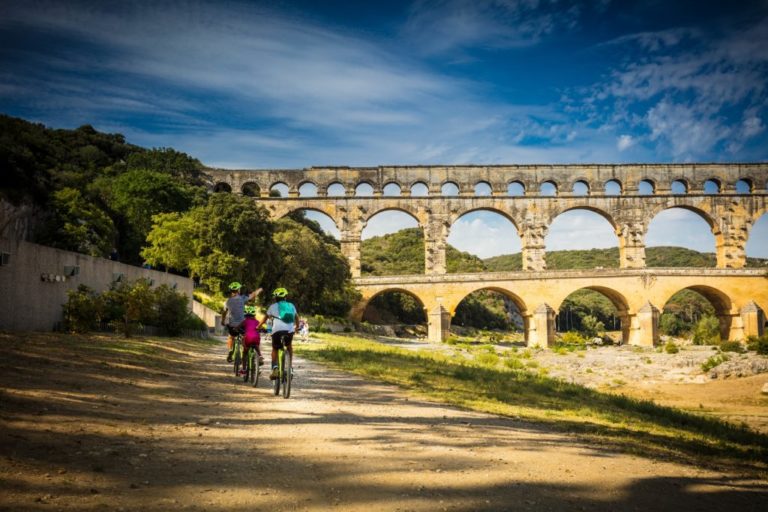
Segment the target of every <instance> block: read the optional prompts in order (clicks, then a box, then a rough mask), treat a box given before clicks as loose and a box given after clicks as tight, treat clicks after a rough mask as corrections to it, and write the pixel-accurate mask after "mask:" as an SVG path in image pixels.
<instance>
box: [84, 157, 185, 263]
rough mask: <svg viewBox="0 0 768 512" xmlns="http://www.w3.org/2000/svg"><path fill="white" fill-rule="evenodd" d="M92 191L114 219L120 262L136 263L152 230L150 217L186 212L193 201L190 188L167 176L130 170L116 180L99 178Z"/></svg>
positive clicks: (140, 170)
mask: <svg viewBox="0 0 768 512" xmlns="http://www.w3.org/2000/svg"><path fill="white" fill-rule="evenodd" d="M94 189H95V190H98V191H99V195H100V196H101V199H102V200H103V201H104V203H105V204H106V205H107V206H108V207H109V209H110V210H111V211H112V212H113V215H114V217H115V218H116V219H118V225H119V228H120V235H121V236H120V245H119V249H120V253H121V254H122V255H123V259H124V260H126V261H129V262H133V263H141V262H140V261H139V252H140V251H141V248H142V246H143V245H144V243H145V240H146V238H147V235H148V234H149V231H150V230H151V228H152V216H153V215H157V214H159V213H167V212H180V211H185V210H187V209H189V207H190V206H191V205H192V202H193V199H194V197H195V192H194V190H193V188H192V187H190V186H188V185H186V184H184V183H182V182H179V181H178V180H176V179H174V178H173V176H171V175H169V174H164V173H161V172H157V171H149V170H142V169H139V170H131V171H127V172H125V173H123V174H121V175H119V176H118V177H116V178H102V179H100V180H98V181H97V182H96V184H94Z"/></svg>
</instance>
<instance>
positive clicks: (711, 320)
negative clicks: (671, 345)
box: [693, 315, 722, 345]
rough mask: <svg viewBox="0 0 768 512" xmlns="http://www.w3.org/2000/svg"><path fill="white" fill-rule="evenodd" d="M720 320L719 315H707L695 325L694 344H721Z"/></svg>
mask: <svg viewBox="0 0 768 512" xmlns="http://www.w3.org/2000/svg"><path fill="white" fill-rule="evenodd" d="M721 341H722V340H721V339H720V321H719V320H718V319H717V317H714V316H710V315H707V316H705V317H704V318H702V319H701V320H699V321H698V322H697V323H696V325H695V326H694V327H693V344H694V345H719V344H720V342H721Z"/></svg>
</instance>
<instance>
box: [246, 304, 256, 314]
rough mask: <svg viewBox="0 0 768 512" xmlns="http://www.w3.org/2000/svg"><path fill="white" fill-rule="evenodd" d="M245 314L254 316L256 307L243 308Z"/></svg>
mask: <svg viewBox="0 0 768 512" xmlns="http://www.w3.org/2000/svg"><path fill="white" fill-rule="evenodd" d="M245 314H246V315H253V316H256V306H245Z"/></svg>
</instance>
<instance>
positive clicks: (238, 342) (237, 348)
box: [232, 332, 243, 377]
mask: <svg viewBox="0 0 768 512" xmlns="http://www.w3.org/2000/svg"><path fill="white" fill-rule="evenodd" d="M232 352H233V354H232V359H233V362H234V365H233V366H234V370H235V377H239V376H240V363H241V362H242V358H243V355H242V352H243V333H242V332H238V333H237V336H235V345H234V347H233V348H232Z"/></svg>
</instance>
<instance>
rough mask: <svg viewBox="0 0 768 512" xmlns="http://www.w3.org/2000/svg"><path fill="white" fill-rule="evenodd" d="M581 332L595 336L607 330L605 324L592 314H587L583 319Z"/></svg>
mask: <svg viewBox="0 0 768 512" xmlns="http://www.w3.org/2000/svg"><path fill="white" fill-rule="evenodd" d="M581 332H582V334H584V336H586V337H587V338H594V337H595V336H599V335H601V334H603V333H604V332H605V325H603V322H601V321H600V320H598V319H597V318H596V317H594V316H592V315H586V316H585V317H584V318H582V319H581Z"/></svg>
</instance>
